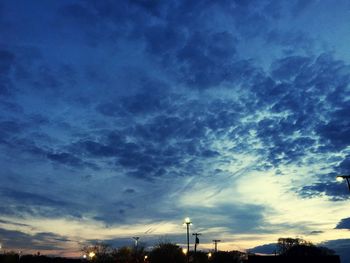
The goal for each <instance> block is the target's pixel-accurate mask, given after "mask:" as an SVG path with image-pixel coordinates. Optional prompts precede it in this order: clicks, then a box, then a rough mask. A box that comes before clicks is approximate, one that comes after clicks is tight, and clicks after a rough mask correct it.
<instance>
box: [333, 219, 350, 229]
mask: <svg viewBox="0 0 350 263" xmlns="http://www.w3.org/2000/svg"><path fill="white" fill-rule="evenodd" d="M335 228H336V229H350V218H343V219H342V220H341V221H340V222H339V223H338V224H337V226H336V227H335Z"/></svg>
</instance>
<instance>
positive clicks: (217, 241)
mask: <svg viewBox="0 0 350 263" xmlns="http://www.w3.org/2000/svg"><path fill="white" fill-rule="evenodd" d="M213 242H214V245H215V250H214V251H215V253H216V252H218V243H219V242H221V240H219V239H214V240H213Z"/></svg>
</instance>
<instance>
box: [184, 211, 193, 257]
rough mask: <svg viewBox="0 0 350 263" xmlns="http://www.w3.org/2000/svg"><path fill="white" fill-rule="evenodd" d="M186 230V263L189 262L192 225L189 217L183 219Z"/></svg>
mask: <svg viewBox="0 0 350 263" xmlns="http://www.w3.org/2000/svg"><path fill="white" fill-rule="evenodd" d="M184 224H186V228H187V263H188V262H190V253H189V252H190V225H191V224H192V222H191V219H190V218H189V217H186V218H185V222H184Z"/></svg>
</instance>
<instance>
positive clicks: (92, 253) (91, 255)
mask: <svg viewBox="0 0 350 263" xmlns="http://www.w3.org/2000/svg"><path fill="white" fill-rule="evenodd" d="M95 255H96V254H95V252H93V251H91V252H90V253H89V258H90V259H93V257H94V256H95Z"/></svg>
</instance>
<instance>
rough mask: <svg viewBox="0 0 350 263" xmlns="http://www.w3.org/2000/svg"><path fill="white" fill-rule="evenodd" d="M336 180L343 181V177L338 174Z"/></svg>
mask: <svg viewBox="0 0 350 263" xmlns="http://www.w3.org/2000/svg"><path fill="white" fill-rule="evenodd" d="M336 180H337V182H342V181H344V177H343V176H340V175H338V176H337V178H336Z"/></svg>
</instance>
